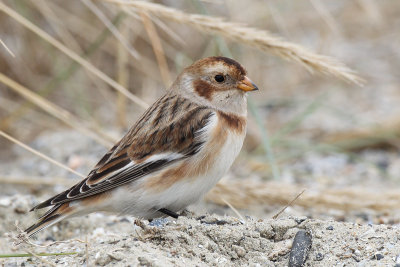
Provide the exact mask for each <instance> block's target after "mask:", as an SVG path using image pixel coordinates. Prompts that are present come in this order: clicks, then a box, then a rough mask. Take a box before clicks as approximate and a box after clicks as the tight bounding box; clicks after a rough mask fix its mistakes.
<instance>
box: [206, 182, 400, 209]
mask: <svg viewBox="0 0 400 267" xmlns="http://www.w3.org/2000/svg"><path fill="white" fill-rule="evenodd" d="M304 188H305V186H302V185H295V184H285V183H282V182H254V181H253V180H247V181H246V180H243V181H237V182H229V183H219V184H217V185H216V186H215V187H214V188H213V189H212V190H211V192H210V193H208V194H207V196H206V200H208V201H211V202H213V203H216V204H219V205H226V203H225V202H224V201H223V200H222V199H224V200H225V201H227V202H229V203H230V204H231V205H233V206H234V207H236V208H240V209H250V210H251V209H252V208H257V207H258V206H265V205H274V204H275V205H282V206H285V205H287V203H288V202H290V201H291V200H293V199H294V198H295V197H296V196H298V195H299V192H302V191H304ZM306 188H307V187H306ZM399 194H400V191H399V190H398V189H392V190H388V191H386V192H379V193H378V192H376V190H375V189H371V188H362V187H348V188H346V189H328V188H321V189H315V188H313V189H311V190H307V189H306V190H305V191H304V193H302V195H301V196H300V197H299V198H297V197H296V201H295V202H294V204H293V205H294V206H296V205H298V206H301V207H305V208H310V209H317V210H318V209H321V210H323V209H337V210H343V211H365V210H374V211H379V212H387V211H394V210H398V209H399V207H400V200H399V198H398V197H397V196H398V195H399Z"/></svg>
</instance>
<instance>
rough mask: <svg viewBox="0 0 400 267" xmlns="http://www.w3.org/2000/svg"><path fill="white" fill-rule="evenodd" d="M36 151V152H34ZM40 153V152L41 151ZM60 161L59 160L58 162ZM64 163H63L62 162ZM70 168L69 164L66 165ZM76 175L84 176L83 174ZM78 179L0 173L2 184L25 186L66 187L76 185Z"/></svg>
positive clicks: (0, 182)
mask: <svg viewBox="0 0 400 267" xmlns="http://www.w3.org/2000/svg"><path fill="white" fill-rule="evenodd" d="M32 153H34V152H32ZM39 153H40V152H39ZM58 163H59V162H58ZM60 164H62V163H60ZM65 167H67V168H68V166H65ZM76 175H78V176H80V177H83V174H81V173H77V174H76ZM75 182H76V181H75V180H73V179H69V178H62V177H43V176H3V175H0V184H11V185H23V186H32V185H38V186H55V185H63V186H66V187H69V186H72V185H74V183H75Z"/></svg>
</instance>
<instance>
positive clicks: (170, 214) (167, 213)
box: [158, 208, 179, 219]
mask: <svg viewBox="0 0 400 267" xmlns="http://www.w3.org/2000/svg"><path fill="white" fill-rule="evenodd" d="M158 211H159V212H162V213H164V214H165V215H168V216H171V217H172V218H175V219H178V217H179V214H177V213H175V212H173V211H170V210H169V209H164V208H163V209H159V210H158Z"/></svg>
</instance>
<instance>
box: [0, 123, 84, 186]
mask: <svg viewBox="0 0 400 267" xmlns="http://www.w3.org/2000/svg"><path fill="white" fill-rule="evenodd" d="M0 135H1V136H3V137H4V138H6V139H7V140H9V141H11V142H13V143H15V144H17V145H19V146H20V147H22V148H24V149H26V150H28V151H29V152H31V153H33V154H35V155H36V156H39V157H41V158H43V159H45V160H47V161H49V162H50V163H52V164H54V165H56V166H58V167H60V168H63V169H64V170H67V171H69V172H72V173H73V174H75V175H78V176H80V177H82V178H85V176H84V175H83V174H80V173H79V172H77V171H75V170H73V169H71V168H69V167H68V166H66V165H64V164H62V163H60V162H58V161H56V160H54V159H52V158H50V157H48V156H46V155H45V154H43V153H41V152H39V151H37V150H36V149H33V148H31V147H29V146H27V145H25V144H24V143H22V142H21V141H18V140H17V139H15V138H13V137H12V136H10V135H8V134H6V133H5V132H3V131H0Z"/></svg>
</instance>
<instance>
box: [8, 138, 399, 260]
mask: <svg viewBox="0 0 400 267" xmlns="http://www.w3.org/2000/svg"><path fill="white" fill-rule="evenodd" d="M61 144H70V145H68V146H66V145H64V146H62V147H64V148H65V149H57V150H56V149H52V148H54V147H61ZM31 145H32V146H33V147H35V148H37V149H39V150H41V151H43V152H44V153H46V154H48V155H50V156H51V157H53V158H55V159H57V160H60V161H63V162H68V164H69V165H70V166H72V165H74V166H75V168H76V169H77V170H79V171H80V172H83V173H85V172H87V171H88V170H89V169H90V167H91V166H92V165H93V164H94V163H95V161H96V159H97V158H98V157H99V156H100V154H102V153H104V149H103V148H101V147H98V146H96V145H94V144H93V143H92V142H88V140H85V139H82V137H81V136H80V135H79V134H75V133H73V132H70V131H61V132H52V133H45V134H42V135H41V136H40V137H39V138H38V139H37V140H35V141H34V142H33V143H32V144H31ZM12 151H13V153H11V154H10V155H13V156H12V157H11V156H10V160H8V161H5V162H2V163H1V164H0V171H1V172H2V173H5V174H7V175H15V176H18V175H20V176H21V175H30V176H44V174H45V176H46V177H54V178H53V179H54V180H53V182H55V185H51V186H43V184H39V185H30V186H27V185H26V184H25V185H16V184H4V185H3V186H2V187H1V189H0V192H1V197H0V236H1V237H0V252H1V253H0V254H7V253H26V252H34V253H36V254H37V253H42V252H46V253H60V252H62V253H66V252H77V254H75V255H65V256H48V257H40V258H36V257H23V258H3V259H0V263H1V264H3V265H4V266H38V265H43V266H49V265H50V264H51V263H52V264H55V265H56V266H74V265H86V266H93V265H98V266H129V265H131V266H216V265H218V266H243V265H249V266H288V265H289V262H290V265H289V266H301V265H299V264H298V265H296V264H295V263H294V262H295V260H294V259H296V256H295V255H294V254H296V253H297V263H299V259H300V261H301V259H304V260H305V266H395V264H399V265H398V266H400V242H399V238H400V228H399V227H398V224H399V218H398V216H397V215H396V214H398V213H396V212H393V213H387V212H386V213H385V212H375V213H374V212H372V211H371V210H357V211H354V212H344V211H342V210H335V209H324V210H321V208H319V209H314V208H308V209H307V208H304V207H298V206H296V205H294V206H292V207H289V208H288V209H286V210H285V212H284V213H282V214H281V215H280V217H279V219H276V220H273V219H270V218H271V217H272V215H273V214H276V213H277V212H278V211H279V210H280V209H281V208H282V206H280V205H276V204H275V205H274V204H273V203H265V205H261V206H257V207H253V208H252V209H246V210H239V212H240V213H241V214H242V215H243V216H244V218H243V219H238V216H237V215H236V214H235V212H233V211H232V210H231V209H230V208H228V207H221V206H218V205H215V204H212V203H206V202H200V203H199V204H197V205H195V206H192V207H190V208H189V210H191V212H186V213H185V214H183V216H181V217H180V218H179V219H178V220H172V219H160V220H156V221H153V222H152V223H150V224H149V222H148V221H135V219H134V218H133V217H127V216H115V215H105V214H98V213H96V214H91V215H88V216H86V217H79V218H73V219H70V220H68V221H65V222H62V223H60V224H57V225H56V226H53V227H51V228H50V229H47V230H45V231H43V232H42V233H40V234H38V235H37V237H35V240H33V242H34V243H35V244H40V245H49V244H51V243H52V242H53V241H56V240H57V241H66V240H69V241H67V242H62V243H55V244H53V245H51V246H47V247H37V246H33V245H29V244H21V245H19V246H17V247H14V246H13V244H12V243H13V239H12V238H10V237H7V236H6V235H5V233H13V234H14V235H15V234H16V227H15V222H16V221H18V222H19V225H20V227H21V228H25V227H27V226H29V225H30V224H31V223H33V222H34V221H35V219H36V218H37V217H38V216H39V215H40V214H36V213H30V212H28V211H29V209H30V208H31V207H32V206H33V205H35V204H36V203H38V202H39V201H42V200H44V199H45V198H46V197H48V196H50V195H52V194H54V193H56V192H59V191H61V190H63V189H64V188H65V187H66V186H67V185H65V184H57V180H56V179H57V178H56V177H64V180H63V181H65V178H67V180H68V179H69V178H68V177H70V178H71V183H73V182H74V181H75V180H74V179H76V178H74V176H73V175H71V174H68V173H66V171H64V170H62V169H60V168H59V167H56V166H53V165H51V164H49V163H48V162H46V161H43V160H39V159H37V158H36V157H35V156H32V155H30V154H29V153H28V152H25V151H23V150H21V149H19V148H16V147H14V148H13V150H12ZM383 156H384V157H385V159H386V161H387V162H388V163H387V165H388V168H389V169H390V168H392V167H391V166H397V164H396V162H397V156H396V155H393V156H390V154H389V153H386V154H384V155H382V153H377V152H376V153H372V152H369V153H365V155H364V157H365V158H368V159H370V160H374V161H381V160H382V157H383ZM239 161H240V159H239ZM236 165H238V163H236ZM310 166H313V167H312V168H311V169H310ZM366 166H368V165H366V164H365V163H360V162H358V161H355V162H354V161H350V160H347V159H346V157H345V156H343V155H339V154H338V155H336V156H332V155H331V156H324V155H322V154H321V155H315V154H312V155H308V156H305V157H303V159H302V161H299V162H298V163H297V164H294V165H292V166H288V168H287V170H286V171H287V172H289V173H292V175H286V176H284V177H286V178H284V180H285V181H286V182H288V181H291V180H290V178H288V177H292V176H295V177H296V180H292V183H296V181H299V180H300V181H303V182H304V183H305V184H307V183H308V185H309V186H308V189H311V190H312V188H313V185H317V183H315V182H313V181H315V180H318V181H319V183H318V187H321V184H324V183H323V181H324V180H323V179H322V178H321V177H322V176H321V173H324V175H326V176H328V177H329V176H331V177H333V176H334V177H337V178H336V180H334V181H335V182H332V181H331V182H329V183H327V185H326V186H327V188H333V187H335V188H340V187H341V186H342V187H344V188H346V187H347V186H349V185H350V184H357V183H358V184H364V185H366V186H369V187H370V188H371V187H372V186H374V185H375V186H376V185H377V184H378V183H377V182H378V181H379V183H380V186H381V190H382V188H383V189H384V188H389V187H390V180H388V181H382V180H377V179H373V178H372V177H377V176H376V171H374V169H372V170H371V169H368V168H367V167H366ZM233 169H234V170H235V167H234V168H233ZM306 169H308V170H309V172H306V171H305V170H306ZM340 170H342V171H340ZM343 170H347V171H346V172H345V173H341V172H343ZM235 171H236V170H235ZM301 173H303V174H302V175H301ZM242 175H247V174H246V172H245V173H242ZM374 175H375V176H374ZM232 176H240V172H237V173H236V174H235V175H233V173H230V174H228V177H231V179H234V178H233V177H232ZM46 177H42V178H43V181H46ZM236 179H237V178H236ZM254 179H255V178H254ZM321 179H322V180H321ZM307 181H308V182H307ZM321 181H322V182H321ZM26 182H27V181H26ZM376 188H377V190H378V187H376ZM289 200H290V199H288V201H289ZM316 206H318V205H316ZM192 212H194V213H192ZM210 214H211V215H210ZM306 216H308V218H307V217H306ZM396 216H397V217H396ZM382 218H383V219H382ZM321 219H323V220H321ZM340 221H341V222H340ZM382 222H385V223H387V224H385V225H377V224H376V223H382ZM302 230H303V231H305V232H303V231H302ZM299 231H300V232H299ZM297 233H299V237H301V235H303V239H300V240H297V239H296V241H294V239H295V236H296V234H297ZM308 238H309V239H310V240H308ZM77 239H79V240H81V241H83V243H82V242H79V241H78V240H77ZM85 240H87V243H85ZM310 246H311V247H310ZM290 258H292V259H291V260H290Z"/></svg>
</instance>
